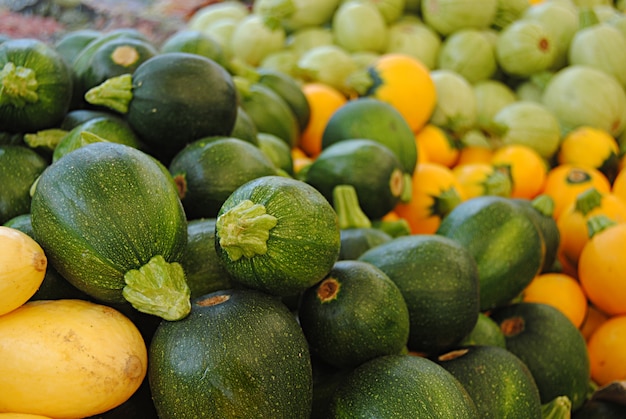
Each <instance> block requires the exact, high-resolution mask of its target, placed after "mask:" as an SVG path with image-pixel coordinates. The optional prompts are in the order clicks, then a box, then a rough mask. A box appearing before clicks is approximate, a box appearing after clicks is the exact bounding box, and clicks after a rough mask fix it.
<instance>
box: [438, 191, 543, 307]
mask: <svg viewBox="0 0 626 419" xmlns="http://www.w3.org/2000/svg"><path fill="white" fill-rule="evenodd" d="M436 234H438V235H441V236H444V237H447V238H449V239H453V240H455V241H456V242H457V243H459V244H460V245H461V246H463V247H464V248H465V249H467V250H468V251H469V252H470V254H471V255H472V256H473V258H474V259H475V261H476V264H477V267H478V278H479V286H480V311H486V310H488V309H492V308H494V307H497V306H500V305H503V304H506V303H508V302H509V301H511V300H512V299H513V298H514V297H516V296H517V295H518V294H519V293H520V292H521V291H522V290H523V289H524V288H525V287H526V285H528V283H530V281H531V280H532V279H533V278H534V277H535V275H537V274H538V273H539V271H540V269H541V267H542V264H543V260H544V254H545V248H544V243H543V241H542V238H541V235H540V232H539V229H538V227H537V226H536V224H535V222H533V221H532V220H531V219H530V218H529V217H528V215H527V214H526V211H525V210H524V209H523V208H521V207H520V206H519V205H518V204H515V203H513V202H512V201H511V200H510V199H509V198H504V197H500V196H479V197H476V198H472V199H470V200H467V201H464V202H462V203H461V204H459V205H457V206H456V207H455V208H454V209H453V210H452V211H451V212H450V213H449V214H448V215H447V216H446V217H445V218H444V219H443V220H442V222H441V224H440V226H439V229H438V230H437V232H436Z"/></svg>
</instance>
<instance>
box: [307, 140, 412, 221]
mask: <svg viewBox="0 0 626 419" xmlns="http://www.w3.org/2000/svg"><path fill="white" fill-rule="evenodd" d="M304 181H305V182H307V183H308V184H310V185H312V186H313V187H315V188H316V189H317V190H319V191H320V192H321V193H322V195H324V196H325V197H326V199H328V200H329V201H330V202H333V190H334V189H335V187H336V186H337V185H352V186H353V187H354V189H355V190H356V194H357V197H358V200H359V205H360V207H361V209H362V210H363V212H364V213H365V215H366V216H367V217H368V218H369V219H371V220H375V219H379V218H381V217H383V216H384V215H385V214H387V213H388V212H389V211H391V210H392V209H393V208H394V207H395V206H396V205H397V204H398V203H399V202H400V201H401V198H402V196H403V195H404V194H406V192H407V189H409V190H410V188H411V184H410V183H407V182H406V179H405V173H404V170H403V167H402V164H401V163H400V161H399V159H398V158H397V157H396V155H395V154H394V153H393V152H392V151H391V150H390V149H389V148H388V147H386V146H384V145H383V144H381V143H379V142H377V141H374V140H370V139H364V138H359V139H356V138H355V139H351V140H344V141H339V142H337V143H335V144H333V145H331V146H329V147H327V148H325V149H324V150H322V152H321V153H320V155H319V156H317V158H316V159H315V160H314V161H313V163H312V164H311V165H310V166H309V167H308V169H307V170H306V172H305V175H304Z"/></svg>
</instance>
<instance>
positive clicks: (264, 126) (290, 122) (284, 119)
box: [239, 83, 300, 147]
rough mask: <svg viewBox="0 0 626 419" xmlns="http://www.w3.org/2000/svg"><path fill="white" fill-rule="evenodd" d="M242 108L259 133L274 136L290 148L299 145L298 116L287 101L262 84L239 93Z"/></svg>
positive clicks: (256, 84)
mask: <svg viewBox="0 0 626 419" xmlns="http://www.w3.org/2000/svg"><path fill="white" fill-rule="evenodd" d="M239 100H240V102H239V103H240V106H241V107H242V108H243V109H244V110H245V111H246V113H247V114H248V115H250V118H251V119H252V121H253V122H254V124H255V125H256V127H257V130H258V131H259V132H267V133H270V134H274V135H275V136H277V137H278V138H280V139H282V140H283V141H284V142H286V143H287V144H288V145H289V146H290V147H294V146H295V145H296V144H297V143H298V138H299V137H300V127H299V126H298V121H297V119H296V115H295V114H294V113H293V111H292V110H291V108H290V107H289V105H288V104H287V102H286V101H285V99H283V98H282V97H281V96H280V95H279V94H278V93H276V92H275V91H274V90H272V89H271V88H269V87H267V86H265V85H264V84H261V83H253V84H252V85H251V86H250V87H249V89H248V90H247V91H242V90H241V89H240V91H239Z"/></svg>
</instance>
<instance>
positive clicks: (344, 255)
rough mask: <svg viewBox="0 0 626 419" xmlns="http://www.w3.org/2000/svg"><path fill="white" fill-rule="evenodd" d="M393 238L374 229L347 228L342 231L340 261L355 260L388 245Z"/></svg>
mask: <svg viewBox="0 0 626 419" xmlns="http://www.w3.org/2000/svg"><path fill="white" fill-rule="evenodd" d="M391 239H392V237H391V236H390V235H389V234H387V233H385V232H384V231H382V230H380V229H377V228H373V227H360V228H345V229H342V230H341V249H340V251H339V260H355V259H358V258H359V257H360V256H361V255H362V254H363V253H365V252H366V251H368V250H369V249H371V248H373V247H376V246H378V245H379V244H383V243H387V242H388V241H390V240H391Z"/></svg>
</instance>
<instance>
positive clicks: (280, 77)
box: [256, 67, 311, 131]
mask: <svg viewBox="0 0 626 419" xmlns="http://www.w3.org/2000/svg"><path fill="white" fill-rule="evenodd" d="M256 72H257V74H258V77H259V78H258V82H259V83H261V84H263V85H265V86H267V87H269V88H270V89H272V90H273V91H274V92H276V93H278V95H279V96H280V97H282V98H283V99H284V100H285V102H286V103H287V105H289V107H290V108H291V110H292V111H293V113H294V114H295V115H296V120H297V121H298V127H299V128H300V131H304V129H305V128H306V127H307V125H308V124H309V119H310V118H311V107H310V106H309V102H308V100H307V98H306V96H305V95H304V92H303V91H302V89H301V88H300V85H299V84H298V83H297V82H296V80H295V79H294V78H293V77H291V76H289V75H288V74H285V73H283V72H280V71H277V70H272V69H270V68H262V67H261V68H258V69H257V70H256Z"/></svg>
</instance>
